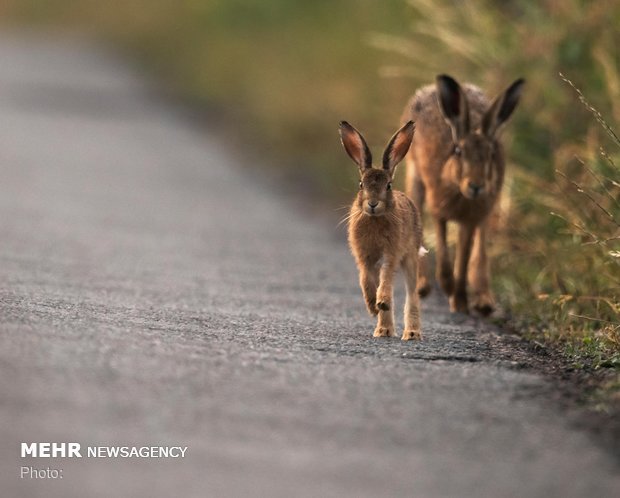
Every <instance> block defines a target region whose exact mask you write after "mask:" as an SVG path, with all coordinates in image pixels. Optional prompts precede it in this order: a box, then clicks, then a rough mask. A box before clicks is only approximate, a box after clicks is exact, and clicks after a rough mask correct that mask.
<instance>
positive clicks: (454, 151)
mask: <svg viewBox="0 0 620 498" xmlns="http://www.w3.org/2000/svg"><path fill="white" fill-rule="evenodd" d="M452 153H453V154H454V155H455V156H456V157H461V154H462V150H461V148H460V147H459V146H458V145H455V146H454V150H453V151H452Z"/></svg>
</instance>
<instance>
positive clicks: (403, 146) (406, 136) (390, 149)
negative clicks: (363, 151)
mask: <svg viewBox="0 0 620 498" xmlns="http://www.w3.org/2000/svg"><path fill="white" fill-rule="evenodd" d="M414 131H415V123H414V122H413V121H407V123H405V125H404V126H403V127H402V128H401V129H400V130H398V131H397V132H396V133H395V134H394V136H393V137H392V138H390V141H389V142H388V144H387V146H386V147H385V152H384V153H383V169H384V170H386V171H388V172H389V174H390V176H394V171H395V170H396V166H397V165H398V163H399V162H401V161H402V160H403V158H404V157H405V155H406V154H407V151H408V150H409V147H410V146H411V141H412V140H413V132H414Z"/></svg>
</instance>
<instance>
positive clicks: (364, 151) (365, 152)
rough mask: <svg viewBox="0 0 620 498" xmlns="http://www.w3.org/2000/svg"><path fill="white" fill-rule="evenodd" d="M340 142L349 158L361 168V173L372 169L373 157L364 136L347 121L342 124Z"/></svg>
mask: <svg viewBox="0 0 620 498" xmlns="http://www.w3.org/2000/svg"><path fill="white" fill-rule="evenodd" d="M340 140H341V141H342V145H343V146H344V150H346V151H347V154H349V157H350V158H351V159H353V160H354V161H355V163H356V164H357V165H358V166H359V168H360V173H363V172H364V170H365V169H368V168H372V156H371V154H370V149H369V148H368V145H366V140H364V137H362V134H361V133H360V132H359V131H357V130H356V129H355V128H353V126H351V125H350V124H349V123H347V122H346V121H341V122H340Z"/></svg>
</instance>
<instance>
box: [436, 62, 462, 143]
mask: <svg viewBox="0 0 620 498" xmlns="http://www.w3.org/2000/svg"><path fill="white" fill-rule="evenodd" d="M437 100H438V101H439V108H440V109H441V112H442V114H443V117H444V118H445V119H446V121H447V122H448V124H449V125H450V128H451V129H452V139H453V140H454V142H455V143H456V142H458V141H459V140H460V139H461V138H463V137H465V135H467V134H468V133H469V104H468V102H467V97H465V92H463V89H462V88H461V85H459V84H458V83H457V82H456V80H455V79H454V78H452V77H450V76H448V75H447V74H440V75H439V76H437Z"/></svg>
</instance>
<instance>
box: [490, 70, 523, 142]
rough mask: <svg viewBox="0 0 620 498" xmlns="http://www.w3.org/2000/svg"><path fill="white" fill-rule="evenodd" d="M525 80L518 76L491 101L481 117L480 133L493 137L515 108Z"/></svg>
mask: <svg viewBox="0 0 620 498" xmlns="http://www.w3.org/2000/svg"><path fill="white" fill-rule="evenodd" d="M524 84H525V80H524V79H523V78H519V79H518V80H517V81H515V82H514V83H513V84H512V85H510V86H509V87H508V88H507V89H506V90H505V91H504V92H503V93H501V94H499V95H498V97H497V98H496V99H495V100H494V101H493V103H492V104H491V107H489V109H488V110H487V112H485V114H484V116H483V117H482V133H484V134H485V135H486V136H488V137H494V136H495V135H496V134H497V131H498V130H499V129H500V128H501V126H502V125H503V124H504V123H505V122H506V121H507V120H508V118H509V117H510V115H511V114H512V111H514V110H515V107H517V104H518V103H519V97H521V91H522V90H523V85H524Z"/></svg>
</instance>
